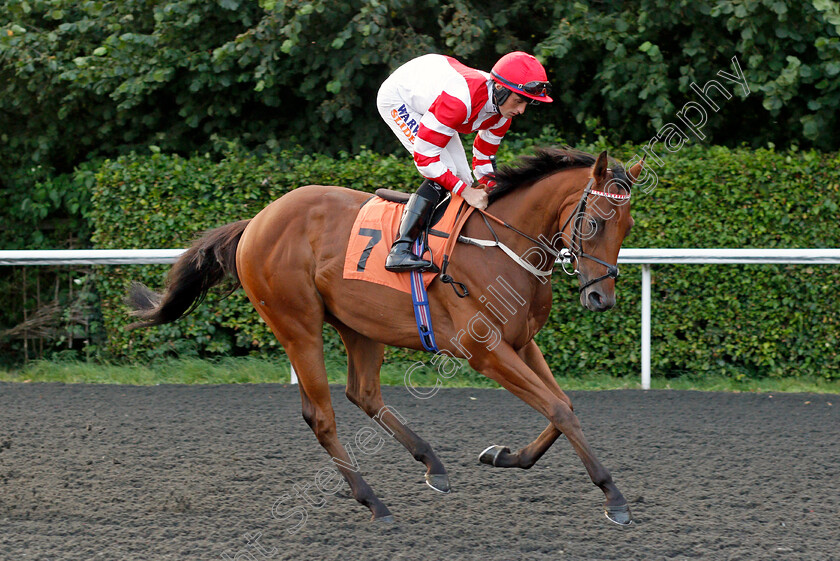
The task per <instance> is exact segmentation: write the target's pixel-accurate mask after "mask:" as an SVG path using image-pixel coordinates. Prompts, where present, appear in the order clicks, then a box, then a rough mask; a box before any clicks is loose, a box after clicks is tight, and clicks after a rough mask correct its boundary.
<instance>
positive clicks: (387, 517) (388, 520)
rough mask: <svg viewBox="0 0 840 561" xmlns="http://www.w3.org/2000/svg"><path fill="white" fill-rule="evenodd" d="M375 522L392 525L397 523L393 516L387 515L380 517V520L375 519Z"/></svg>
mask: <svg viewBox="0 0 840 561" xmlns="http://www.w3.org/2000/svg"><path fill="white" fill-rule="evenodd" d="M373 521H374V522H385V523H386V524H392V523H394V522H395V520H394V515H393V514H387V515H385V516H380V517H379V518H374V519H373Z"/></svg>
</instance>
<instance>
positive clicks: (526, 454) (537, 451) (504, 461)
mask: <svg viewBox="0 0 840 561" xmlns="http://www.w3.org/2000/svg"><path fill="white" fill-rule="evenodd" d="M517 354H518V355H519V357H520V358H521V359H522V360H523V361H524V362H525V364H527V365H528V367H529V368H530V369H531V370H533V371H534V373H535V374H536V375H537V376H538V377H539V379H540V380H542V382H543V383H544V384H545V386H546V388H548V389H549V390H551V392H552V393H554V395H556V396H557V397H558V398H560V399H561V400H563V401H565V402H566V403H567V404H568V406H569V408H570V409H574V408H573V407H572V402H571V400H569V398H568V396H566V394H565V393H564V392H563V390H561V389H560V386H558V385H557V381H556V380H555V379H554V375H553V374H552V373H551V369H550V368H549V367H548V363H547V362H546V361H545V357H543V354H542V351H540V349H539V347H538V346H537V344H536V343H535V342H534V341H533V340H531V341H530V342H529V343H528V344H527V345H525V346H524V347H522V348H521V349H520V350H519V352H518V353H517ZM561 434H562V433H561V432H560V431H559V430H557V427H555V426H554V424H553V423H549V424H548V426H547V427H546V428H545V430H543V431H542V433H540V435H539V436H538V437H537V438H536V440H534V441H533V442H531V443H530V444H528V445H527V446H524V447H523V448H521V449H520V450H519V451H518V452H516V453H513V452H511V451H510V449H509V448H508V447H507V446H498V445H496V446H489V447H488V448H485V449H484V451H483V452H481V454H480V455H479V457H478V460H479V461H480V462H481V463H483V464H488V465H491V466H494V467H504V468H509V467H517V468H522V469H530V468H531V467H533V466H534V464H536V463H537V460H539V459H540V458H542V456H543V454H545V453H546V452H547V451H548V449H549V448H551V445H552V444H554V441H555V440H557V438H558V437H559V436H560V435H561Z"/></svg>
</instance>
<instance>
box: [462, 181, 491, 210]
mask: <svg viewBox="0 0 840 561" xmlns="http://www.w3.org/2000/svg"><path fill="white" fill-rule="evenodd" d="M461 196H462V197H464V200H465V201H467V204H468V205H470V206H474V207H475V208H477V209H478V210H484V209H485V208H487V192H486V191H485V190H484V189H473V188H472V187H467V188H466V189H464V192H463V193H462V194H461Z"/></svg>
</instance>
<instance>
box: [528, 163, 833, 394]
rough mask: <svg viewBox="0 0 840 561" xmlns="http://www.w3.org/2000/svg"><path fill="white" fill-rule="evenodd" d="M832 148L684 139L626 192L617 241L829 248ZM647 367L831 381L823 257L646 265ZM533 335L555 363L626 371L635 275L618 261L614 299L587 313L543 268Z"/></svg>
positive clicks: (635, 331) (571, 289)
mask: <svg viewBox="0 0 840 561" xmlns="http://www.w3.org/2000/svg"><path fill="white" fill-rule="evenodd" d="M838 165H840V155H838V154H837V153H834V154H824V155H821V154H818V153H816V152H787V153H779V152H775V151H773V150H771V149H761V150H755V151H750V150H744V149H738V150H730V149H727V148H721V147H712V148H698V147H688V148H684V149H683V150H682V151H681V152H679V153H678V154H677V155H674V156H672V157H671V158H668V159H667V160H666V161H665V165H664V167H662V168H660V169H658V170H657V173H658V174H659V175H660V178H661V180H660V183H659V185H658V187H657V188H656V189H655V190H654V191H653V192H651V193H650V194H645V193H637V194H636V195H635V196H634V200H633V203H632V205H633V216H634V219H635V222H636V225H635V227H634V229H633V231H632V232H631V234H630V236H629V237H628V239H627V240H625V243H624V246H625V247H663V248H666V247H706V248H716V247H740V248H774V247H778V248H808V247H814V248H819V247H836V246H837V240H838V239H840V224H838V221H837V207H838V204H840V181H838V178H837V168H838ZM652 272H653V277H652V279H653V284H652V302H653V307H652V326H653V329H652V369H653V372H654V373H656V374H658V375H665V376H669V377H670V376H680V375H683V374H686V373H698V374H721V375H725V376H728V377H732V378H734V379H736V380H740V379H743V378H745V377H749V378H752V377H760V376H762V375H764V376H772V377H776V376H799V375H812V376H818V377H825V378H826V379H836V378H838V377H839V376H838V374H837V372H838V367H839V366H840V356H838V352H837V345H838V332H840V313H838V310H840V297H838V296H837V293H836V290H833V288H834V286H835V285H836V284H837V283H838V281H840V272H838V270H837V268H836V267H833V266H817V265H814V266H794V265H727V266H717V265H703V266H700V265H659V266H653V268H652ZM554 281H555V311H554V313H553V315H552V317H551V320H550V323H549V325H548V326H547V327H546V329H544V330H543V331H542V332H541V333H540V334H539V335H538V338H537V340H538V342H539V343H540V345H541V347H542V348H543V350H544V351H545V353H546V355H547V357H548V359H549V363H550V364H551V366H552V367H553V368H554V369H555V370H558V369H559V370H561V371H562V370H565V371H569V370H571V371H577V372H590V371H595V370H599V371H605V372H610V373H613V374H617V375H635V374H636V373H638V371H639V369H640V352H641V351H640V347H639V333H640V329H641V317H640V310H641V302H640V300H641V273H640V267H639V266H625V267H622V274H621V279H620V281H619V282H618V284H617V301H618V303H617V306H616V308H615V309H613V310H611V311H610V312H607V313H605V314H599V315H593V314H587V313H585V312H584V311H583V309H582V308H581V307H580V306H579V305H577V304H576V298H577V289H576V287H575V286H574V285H573V283H571V282H570V281H568V280H567V279H566V278H565V277H563V276H562V275H555V276H554Z"/></svg>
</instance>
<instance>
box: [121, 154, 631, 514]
mask: <svg viewBox="0 0 840 561" xmlns="http://www.w3.org/2000/svg"><path fill="white" fill-rule="evenodd" d="M610 165H611V166H612V167H610ZM641 167H642V162H639V163H637V164H636V165H635V166H633V167H631V168H630V169H629V170H624V168H623V167H621V166H620V165H618V164H616V163H614V162H613V163H612V164H610V163H609V161H608V158H607V153H606V152H602V153H601V154H600V155H599V156H598V157H597V158H596V157H594V156H593V155H590V154H586V153H584V152H579V151H576V150H568V149H564V150H561V149H542V150H538V151H537V152H536V155H535V156H529V157H526V158H523V159H522V160H521V161H520V163H519V165H517V166H503V167H502V169H500V170H499V171H498V172H497V173H496V181H497V186H496V187H495V189H494V190H493V191H492V192H491V193H490V197H489V199H490V204H489V206H488V208H487V212H488V213H489V214H491V215H492V216H493V217H495V218H497V219H498V220H499V222H503V223H505V224H506V225H508V229H503V228H500V227H499V226H497V229H498V230H499V232H500V233H499V234H498V235H496V234H494V237H497V238H498V239H500V240H502V241H503V242H504V243H505V244H506V245H507V246H508V247H509V248H510V249H512V250H513V252H515V253H516V254H517V255H519V256H522V255H524V254H526V252H529V251H531V252H532V253H533V250H534V249H535V248H536V247H539V246H538V245H535V242H537V244H541V245H542V247H543V248H544V249H545V250H546V251H549V250H552V248H550V247H546V246H547V245H548V242H551V244H552V247H553V251H554V253H555V255H556V254H557V252H559V251H560V248H559V247H557V246H558V243H557V242H558V241H562V242H563V243H561V244H559V245H564V246H568V247H567V250H568V251H567V252H566V256H567V257H570V261H571V263H572V264H573V265H574V272H573V273H570V274H576V275H577V277H578V280H579V283H580V287H581V290H580V303H581V304H582V305H583V306H584V307H585V308H587V309H589V310H592V311H604V310H607V309H609V308H611V307H612V306H613V305H614V304H615V290H614V289H615V277H617V275H618V269H617V268H616V267H615V265H612V264H614V263H616V260H617V258H618V252H619V249H620V246H621V243H622V241H623V240H624V238H625V236H626V235H627V232H628V231H629V230H630V228H631V227H632V223H633V220H632V218H631V216H630V208H629V206H630V205H629V204H625V203H628V202H629V196H630V186H631V185H632V183H633V182H634V181H635V180H636V179H637V178H638V176H639V173H640V171H641ZM621 192H624V193H625V194H624V195H621V194H620V193H621ZM370 197H371V195H370V194H369V193H365V192H360V191H355V190H351V189H346V188H342V187H335V186H322V185H308V186H305V187H300V188H297V189H294V190H293V191H291V192H289V193H287V194H285V195H283V196H282V197H280V198H279V199H277V200H275V201H274V202H272V203H271V204H269V205H268V206H267V207H265V208H264V209H263V210H262V211H261V212H260V213H259V214H257V215H256V216H255V217H254V218H252V219H250V220H242V221H239V222H235V223H231V224H228V225H226V226H222V227H219V228H216V229H214V230H211V231H209V232H207V233H206V234H205V235H204V236H203V237H201V238H200V239H198V240H197V241H196V242H195V243H194V244H193V245H192V246H191V247H190V248H189V249H188V250H187V251H186V252H185V253H183V254H182V256H181V257H180V258H179V259H178V260H177V262H176V263H175V264H174V265H173V267H172V269H171V270H170V272H169V274H168V277H167V288H166V291H165V293H163V294H157V293H155V292H152V291H151V290H149V289H148V288H146V287H144V286H143V285H140V284H139V283H135V284H133V285H132V287H131V289H130V290H129V295H128V302H129V304H130V305H131V307H132V308H133V309H134V311H133V315H135V316H136V317H138V318H139V321H138V322H137V323H135V324H132V326H130V327H131V328H134V327H141V326H142V327H147V326H152V325H159V324H163V323H168V322H172V321H175V320H176V319H178V318H179V317H181V316H183V315H185V314H186V313H188V312H189V311H191V310H192V309H193V308H194V307H195V306H197V305H198V304H200V303H201V301H202V300H203V298H204V296H205V295H206V294H207V291H208V290H209V289H210V288H212V287H213V286H215V285H218V284H221V283H222V281H224V280H225V279H226V278H228V279H230V280H232V281H233V282H234V284H235V285H236V286H238V285H241V286H242V287H243V288H244V290H245V293H246V294H247V296H248V298H249V300H250V301H251V303H252V304H253V305H254V308H256V310H257V312H258V313H259V314H260V316H261V317H262V319H263V320H265V322H266V323H267V324H268V326H269V327H270V328H271V330H272V332H273V333H274V335H275V336H276V337H277V339H278V340H279V341H280V343H281V344H282V345H283V347H284V348H285V350H286V353H287V354H288V357H289V360H290V361H291V364H292V366H293V367H294V369H295V371H296V372H297V375H298V378H299V389H300V396H301V402H302V410H303V418H304V419H305V421H306V423H307V424H308V425H309V426H310V427H311V429H312V430H313V432H314V433H315V436H316V437H317V439H318V442H319V443H320V444H321V446H323V447H324V449H325V450H326V451H327V453H328V454H329V455H330V457H331V458H332V459H333V460H334V461H335V463H336V465H337V467H338V469H339V470H340V471H341V473H342V475H343V476H344V478H345V480H346V481H347V483H348V484H349V486H350V489H351V490H352V493H353V497H354V498H355V499H356V500H357V501H359V502H360V503H361V504H363V505H365V506H367V507H368V508H369V509H370V510H371V512H372V513H373V516H372V519H373V520H379V521H392V520H393V516H392V514H391V512H390V510H389V509H388V507H387V506H385V504H383V503H382V502H381V501H380V500H379V498H377V496H376V495H375V494H374V492H373V490H372V489H371V488H370V486H369V485H368V484H367V482H366V481H365V480H364V479H363V478H362V476H361V474H360V473H359V470H354V469H352V468H353V466H354V463H353V461H352V460H351V458H350V457H349V455H348V453H347V451H346V450H345V448H344V447H343V446H342V444H341V442H340V441H339V439H338V436H337V434H336V424H335V414H334V412H333V408H332V403H331V400H330V388H329V384H328V382H327V371H326V367H325V363H324V352H323V338H322V326H323V324H324V322H327V323H329V324H331V325H332V326H333V327H335V328H336V329H337V330H338V333H339V334H340V335H341V339H342V341H343V343H344V345H345V346H346V348H347V388H346V395H347V398H348V399H349V400H350V401H351V402H353V403H354V404H356V405H357V406H358V407H359V408H361V409H362V410H363V411H364V412H365V413H367V415H369V416H370V417H372V418H374V420H375V421H376V422H378V423H380V424H381V425H382V426H383V427H384V428H386V429H387V430H388V431H389V432H390V433H391V434H393V435H394V437H395V438H396V439H397V440H398V441H399V442H400V443H401V444H402V445H403V446H404V447H405V448H406V449H408V451H409V452H410V453H411V455H412V456H413V457H414V458H415V459H416V460H418V461H419V462H422V463H423V464H424V465H425V466H426V481H427V483H428V484H429V486H430V487H432V488H433V489H435V490H438V491H441V492H444V493H446V492H449V490H450V486H449V479H448V476H447V474H446V470H445V469H444V467H443V464H442V463H441V461H440V460H439V459H438V457H437V455H436V454H435V452H434V451H433V450H432V448H431V447H430V446H429V444H428V443H427V442H426V441H425V440H423V439H422V438H420V437H419V436H417V434H415V433H414V432H413V431H412V430H411V429H409V428H408V427H406V426H405V425H404V424H403V421H401V419H400V418H398V417H397V416H396V415H394V414H393V413H392V412H391V411H389V410H388V408H387V407H386V406H385V403H384V402H383V400H382V396H381V392H380V382H379V370H380V367H381V366H382V362H383V358H384V350H385V345H393V346H395V347H406V348H409V349H415V350H422V347H421V340H420V336H419V335H418V332H417V327H416V324H415V319H414V313H413V308H412V299H411V296H410V295H409V294H406V293H403V292H400V291H398V290H395V289H391V288H388V287H384V286H380V285H377V284H372V283H368V282H364V281H360V280H347V279H344V278H342V271H343V265H344V260H345V252H346V250H347V245H348V238H349V237H350V230H351V228H352V226H353V223H354V219H355V217H356V214H357V213H358V212H359V209H360V207H361V206H362V205H363V204H364V203H365V201H366V200H368V199H369V198H370ZM621 199H624V200H621ZM620 200H621V204H619V202H618V201H620ZM488 227H489V222H488V221H486V220H482V215H481V213H478V212H474V213H473V214H472V215H470V217H469V218H468V219H467V221H466V222H465V224H464V226H463V229H462V232H461V233H462V235H464V236H466V237H472V238H482V237H485V238H486V237H487V235H488ZM584 229H585V230H586V231H584ZM555 255H552V256H551V259H550V263H546V262H541V263H540V265H538V266H531V267H530V269H531V270H530V271H529V270H526V268H525V267H523V266H520V265H519V264H517V263H516V262H515V261H514V260H511V258H510V256H508V255H506V254H505V253H503V252H502V251H498V250H495V249H485V248H481V247H476V246H473V245H467V244H458V245H457V246H456V247H455V250H454V251H453V252H452V260H451V263H450V264H449V266H448V269H447V270H446V273H447V274H448V275H450V277H451V278H452V279H456V280H457V281H458V282H460V283H463V285H465V286H466V287H467V288H468V290H469V295H468V296H466V297H459V296H458V295H457V294H456V292H455V291H453V290H452V287H449V286H446V285H445V284H444V283H442V282H439V280H440V279H439V278H438V279H435V280H434V281H433V282H432V283H431V284H430V285H429V288H428V298H429V302H430V307H431V316H432V325H433V326H434V329H435V333H436V338H437V341H438V345H439V348H440V352H439V356H446V357H447V358H450V357H452V358H453V360H454V358H459V359H464V358H465V359H467V362H468V364H469V365H470V366H471V367H472V368H473V369H475V370H476V371H478V372H480V373H481V374H483V375H484V376H487V377H488V378H490V379H492V380H495V381H496V382H498V383H499V384H500V385H501V386H502V387H504V388H505V389H507V390H508V391H510V392H511V393H513V394H514V395H516V396H517V397H519V398H520V399H522V400H523V401H524V402H525V403H527V404H528V405H530V406H531V407H533V408H534V409H536V410H537V411H538V412H539V413H541V414H542V415H543V416H545V417H546V418H547V419H548V421H549V423H548V426H547V427H546V428H545V430H543V432H542V433H541V434H540V435H539V436H537V438H536V439H535V440H534V441H533V442H531V443H530V444H528V445H526V446H525V447H523V448H522V449H520V450H519V451H517V452H515V453H513V452H511V451H510V449H509V448H507V447H503V446H490V447H489V448H487V449H486V450H484V451H483V452H482V453H481V455H480V457H479V459H480V461H481V462H482V463H485V464H489V465H492V466H495V467H518V468H523V469H528V468H530V467H531V466H533V465H534V464H535V463H536V461H537V460H538V459H539V458H540V457H541V456H542V455H543V454H545V452H546V450H548V448H549V447H550V446H551V445H552V443H554V441H555V440H557V438H558V437H559V436H560V435H561V434H565V435H566V438H567V439H568V441H569V442H570V443H571V445H572V447H573V448H574V450H575V452H576V453H577V454H578V456H579V457H580V459H581V460H582V461H583V464H584V465H585V466H586V470H587V472H588V474H589V477H590V478H591V480H592V482H593V483H594V484H595V485H597V486H598V487H599V488H601V490H602V491H603V492H604V495H605V497H606V501H605V504H604V509H605V514H606V516H607V518H609V519H610V520H612V521H613V522H616V523H618V524H630V523H631V522H632V519H631V514H630V509H629V506H628V504H627V501H626V500H625V498H624V496H623V495H622V494H621V492H620V491H619V489H618V487H617V486H616V485H615V483H614V482H613V479H612V476H611V475H610V473H609V471H607V469H606V468H605V467H604V466H603V465H602V464H601V463H600V462H599V461H598V459H597V458H596V457H595V454H594V453H593V451H592V449H591V448H590V446H589V444H588V442H587V440H586V438H585V437H584V435H583V432H582V431H581V427H580V423H579V421H578V419H577V417H576V416H575V414H574V412H573V408H572V403H571V401H570V400H569V398H568V397H567V396H566V394H565V393H564V392H563V391H562V390H561V389H560V387H559V385H558V384H557V382H556V381H555V379H554V376H553V375H552V373H551V370H550V369H549V367H548V364H547V363H546V360H545V358H544V357H543V355H542V352H541V351H540V349H539V348H538V347H537V345H536V343H535V342H534V335H536V333H537V332H538V331H539V330H540V328H542V326H543V325H544V324H545V322H546V320H547V319H548V316H549V312H550V310H551V282H548V281H547V280H546V278H545V275H550V272H551V268H552V267H553V265H554V261H555V259H554V257H555ZM546 266H547V270H546V271H543V276H542V277H541V276H538V275H535V274H533V271H534V270H535V269H537V268H542V269H545V268H546ZM605 269H606V271H607V273H606V274H603V272H604V270H605ZM499 278H502V279H503V280H504V282H505V284H506V285H507V288H508V290H509V294H511V295H514V294H515V295H516V296H514V298H515V299H516V300H517V301H518V302H519V303H520V304H522V305H521V309H520V310H518V311H517V312H516V313H515V314H513V315H512V316H511V317H504V316H503V315H502V314H493V313H490V311H491V310H490V309H489V308H488V307H486V304H482V302H486V301H487V299H486V298H485V297H484V296H483V295H479V294H480V291H481V290H482V289H483V288H484V287H489V286H490V285H491V284H493V283H494V281H496V280H497V279H499ZM479 316H480V317H481V318H482V322H483V326H482V328H481V331H482V332H481V333H478V331H479V329H478V328H477V323H476V322H474V321H473V323H472V324H470V322H471V320H474V318H476V317H479ZM500 316H501V317H500ZM491 331H492V332H493V333H495V334H498V337H496V339H495V340H494V341H493V342H492V345H490V344H488V335H487V334H488V333H490V332H491ZM470 335H472V336H470Z"/></svg>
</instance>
